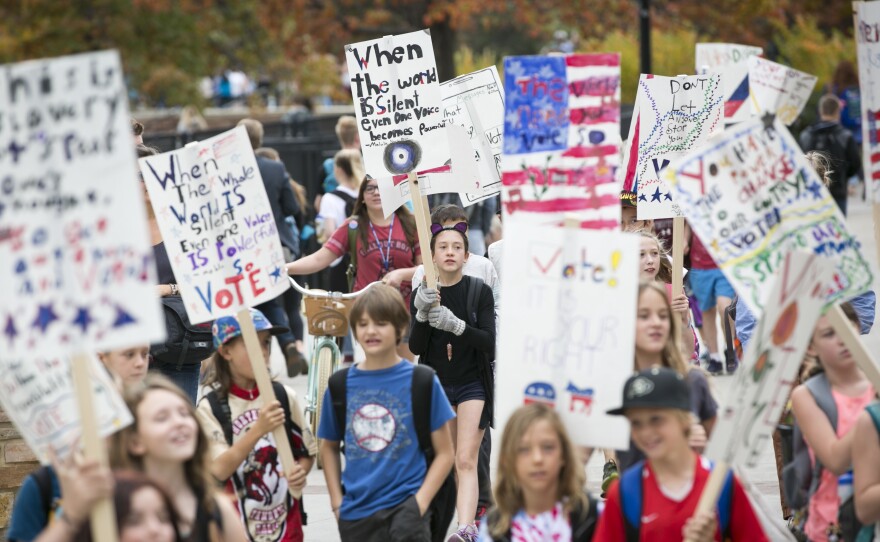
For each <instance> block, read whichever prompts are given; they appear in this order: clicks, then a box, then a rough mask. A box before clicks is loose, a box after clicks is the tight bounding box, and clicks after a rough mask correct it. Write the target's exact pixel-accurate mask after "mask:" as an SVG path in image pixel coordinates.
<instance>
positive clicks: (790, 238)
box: [663, 118, 872, 316]
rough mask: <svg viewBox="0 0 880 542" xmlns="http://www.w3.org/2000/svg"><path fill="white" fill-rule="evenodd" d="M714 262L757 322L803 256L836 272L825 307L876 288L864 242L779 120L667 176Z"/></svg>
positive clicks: (717, 142) (740, 132)
mask: <svg viewBox="0 0 880 542" xmlns="http://www.w3.org/2000/svg"><path fill="white" fill-rule="evenodd" d="M663 175H664V177H665V178H666V180H667V181H668V182H669V183H670V184H671V185H673V186H674V188H675V195H674V198H675V201H676V202H677V203H678V205H679V206H680V207H681V209H682V211H683V212H684V214H685V216H686V217H687V219H688V222H689V223H690V225H691V227H692V228H693V230H694V232H695V233H696V234H697V235H699V236H700V239H701V240H702V241H703V244H704V245H705V246H706V249H707V250H708V251H709V253H710V254H711V255H712V259H714V260H715V262H716V263H717V264H718V267H720V268H721V270H722V271H723V272H724V274H725V275H726V276H727V279H728V280H729V281H730V283H731V284H732V285H733V286H734V288H735V289H736V291H737V292H739V294H740V295H741V296H742V298H743V301H745V302H746V304H748V306H749V309H751V310H752V311H753V312H754V313H755V315H756V316H759V315H761V314H762V313H763V310H764V307H765V304H766V303H767V299H768V296H769V293H770V289H771V288H772V284H773V280H774V279H775V278H776V277H777V276H778V273H779V269H780V267H781V266H782V264H783V262H784V259H785V255H786V254H788V253H790V252H792V251H795V250H803V251H807V252H812V253H815V254H817V255H819V256H822V257H825V258H828V259H829V260H830V261H831V262H832V263H833V265H834V267H835V272H834V276H833V278H832V280H831V282H829V284H828V285H827V292H826V303H827V304H829V305H830V304H835V303H837V302H839V301H843V300H845V299H849V298H851V297H853V296H856V295H858V294H860V293H862V292H864V291H866V290H867V289H868V288H870V286H871V284H872V276H871V271H870V268H869V266H868V263H867V262H866V261H865V259H864V258H863V257H862V254H861V253H860V251H859V242H858V241H857V240H856V238H855V237H853V236H852V234H851V233H850V232H849V231H847V228H846V220H845V219H844V217H843V215H842V214H841V213H840V210H839V209H838V207H837V205H836V204H835V203H834V200H833V199H832V198H831V194H830V193H829V192H828V189H827V188H825V186H823V185H822V180H821V179H820V178H819V176H818V175H817V174H816V171H815V170H814V169H813V168H812V167H811V166H810V164H809V162H807V159H806V158H805V157H804V154H803V151H801V149H800V147H799V146H798V144H797V142H795V140H794V138H793V137H792V136H791V134H790V133H789V132H788V130H787V129H786V128H785V125H783V124H782V122H781V121H780V120H779V119H778V118H777V119H775V121H774V122H773V124H771V125H770V126H769V128H768V127H766V126H765V125H764V123H763V122H762V120H761V119H754V120H751V121H748V122H744V123H742V124H740V125H737V126H736V127H733V128H728V130H727V131H726V132H724V133H723V134H719V135H718V136H715V137H713V138H711V139H710V140H709V141H708V142H707V143H706V144H705V145H704V146H703V147H701V148H700V150H698V151H695V152H693V153H692V154H690V155H688V156H687V157H685V158H682V159H680V160H677V161H676V162H674V163H672V164H670V165H669V166H668V167H667V168H666V170H665V171H664V172H663Z"/></svg>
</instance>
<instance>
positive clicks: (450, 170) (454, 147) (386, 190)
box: [376, 124, 480, 217]
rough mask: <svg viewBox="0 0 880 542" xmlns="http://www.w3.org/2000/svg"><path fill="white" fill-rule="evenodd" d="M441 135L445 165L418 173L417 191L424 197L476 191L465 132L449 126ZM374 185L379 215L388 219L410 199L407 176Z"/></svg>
mask: <svg viewBox="0 0 880 542" xmlns="http://www.w3.org/2000/svg"><path fill="white" fill-rule="evenodd" d="M444 133H445V134H446V136H448V138H449V141H448V150H449V152H450V156H449V157H447V159H446V162H445V164H444V165H442V166H440V167H437V168H433V169H429V170H425V171H419V172H418V179H419V191H420V192H421V193H422V194H423V195H426V196H427V195H430V194H443V193H446V192H453V193H454V192H470V191H473V190H475V189H476V186H477V182H478V180H479V178H480V172H479V169H477V162H476V160H474V149H473V147H472V145H471V141H470V138H469V137H468V133H467V131H466V130H465V129H464V128H463V127H462V126H458V125H454V124H450V125H449V126H446V127H445V129H444ZM376 184H378V185H379V194H380V195H381V196H382V211H383V212H384V213H385V216H386V217H387V216H391V213H393V212H394V211H395V210H397V209H398V208H399V207H400V206H401V205H404V204H406V202H407V201H409V199H410V186H409V176H408V174H400V175H394V176H393V177H380V178H378V179H376Z"/></svg>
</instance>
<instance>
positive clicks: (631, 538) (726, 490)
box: [620, 460, 733, 542]
mask: <svg viewBox="0 0 880 542" xmlns="http://www.w3.org/2000/svg"><path fill="white" fill-rule="evenodd" d="M644 468H645V461H644V460H642V461H639V462H638V463H636V464H635V465H633V466H632V467H631V468H629V469H627V470H626V472H624V473H623V476H621V477H620V502H621V507H622V508H623V524H624V529H625V530H626V540H627V542H639V536H640V531H641V527H642V479H643V477H644V476H643V472H642V471H643V470H644ZM732 509H733V471H728V473H727V477H726V478H725V479H724V485H723V486H722V488H721V496H720V497H719V498H718V506H717V513H718V525H719V526H720V527H721V533H722V537H721V538H722V540H728V539H730V538H731V536H730V515H731V514H730V512H731V510H732Z"/></svg>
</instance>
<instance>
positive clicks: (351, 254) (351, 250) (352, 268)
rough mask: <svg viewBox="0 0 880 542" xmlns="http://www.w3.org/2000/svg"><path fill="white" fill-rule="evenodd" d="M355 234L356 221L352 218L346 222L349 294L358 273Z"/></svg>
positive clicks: (346, 270) (346, 273) (346, 275)
mask: <svg viewBox="0 0 880 542" xmlns="http://www.w3.org/2000/svg"><path fill="white" fill-rule="evenodd" d="M357 234H358V221H357V219H356V218H352V219H351V220H349V221H348V267H347V268H346V269H345V278H346V279H347V280H348V291H349V292H353V291H354V280H355V278H357V272H358V253H357Z"/></svg>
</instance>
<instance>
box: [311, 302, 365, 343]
mask: <svg viewBox="0 0 880 542" xmlns="http://www.w3.org/2000/svg"><path fill="white" fill-rule="evenodd" d="M305 302H306V319H307V320H308V322H309V333H310V334H311V335H313V336H315V337H320V336H330V337H344V336H345V335H347V334H348V313H349V311H350V310H351V306H352V305H353V304H354V300H352V299H340V300H334V299H312V298H308V297H307V298H306V299H305Z"/></svg>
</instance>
